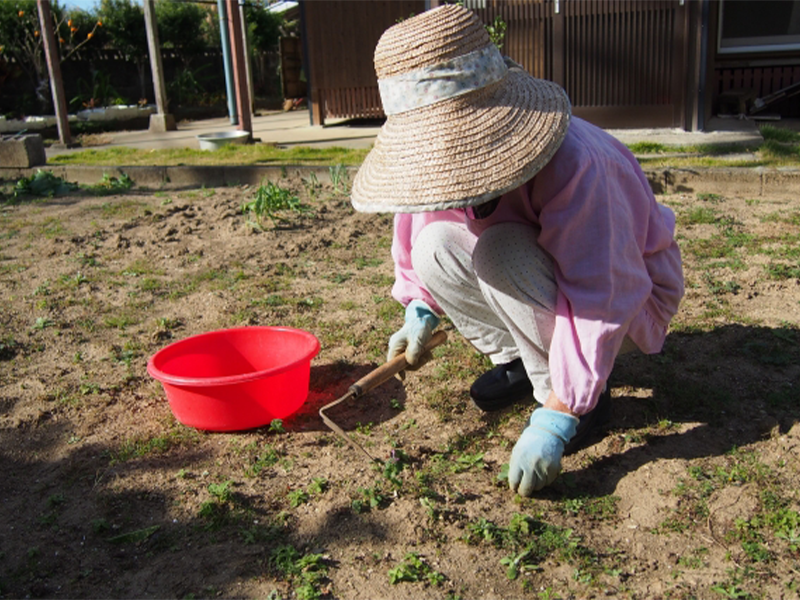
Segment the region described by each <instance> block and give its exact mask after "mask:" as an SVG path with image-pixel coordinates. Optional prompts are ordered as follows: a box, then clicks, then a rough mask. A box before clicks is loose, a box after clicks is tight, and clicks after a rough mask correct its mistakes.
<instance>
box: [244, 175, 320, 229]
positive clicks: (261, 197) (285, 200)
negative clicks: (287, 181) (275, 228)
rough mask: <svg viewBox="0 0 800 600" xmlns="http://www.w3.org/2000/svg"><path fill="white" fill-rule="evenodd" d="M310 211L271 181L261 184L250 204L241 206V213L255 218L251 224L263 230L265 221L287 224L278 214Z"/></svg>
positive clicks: (291, 194)
mask: <svg viewBox="0 0 800 600" xmlns="http://www.w3.org/2000/svg"><path fill="white" fill-rule="evenodd" d="M309 210H310V209H309V208H308V207H307V206H305V205H303V204H301V203H300V199H299V198H298V197H297V196H296V195H294V194H293V193H292V192H291V191H290V190H288V189H286V188H282V187H280V186H279V185H276V184H275V183H273V182H272V181H268V182H267V183H266V184H262V185H260V186H259V187H258V190H256V196H255V198H253V199H252V200H251V201H250V202H246V203H245V204H243V205H242V212H243V213H250V214H251V215H252V216H253V217H255V221H252V222H251V223H252V224H253V225H255V226H256V227H259V228H263V227H264V222H265V220H266V219H270V220H271V221H272V223H273V225H274V224H277V223H279V222H281V223H285V222H288V219H287V218H285V217H283V216H282V215H281V214H280V213H283V212H286V211H289V212H292V213H295V214H302V213H305V212H308V211H309Z"/></svg>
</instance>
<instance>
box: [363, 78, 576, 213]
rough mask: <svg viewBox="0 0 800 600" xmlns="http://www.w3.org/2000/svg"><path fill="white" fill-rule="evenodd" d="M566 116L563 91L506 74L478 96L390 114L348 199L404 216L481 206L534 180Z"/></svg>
mask: <svg viewBox="0 0 800 600" xmlns="http://www.w3.org/2000/svg"><path fill="white" fill-rule="evenodd" d="M569 118H570V102H569V98H568V97H567V94H566V92H565V91H564V90H563V89H562V88H561V87H560V86H558V85H556V84H554V83H551V82H549V81H545V80H542V79H536V78H534V77H532V76H531V75H529V74H528V73H526V72H525V71H522V70H521V69H509V71H508V73H507V75H506V76H505V77H504V78H503V79H502V80H500V81H498V82H496V83H494V84H492V85H490V86H487V87H484V88H482V89H480V90H476V91H474V92H469V93H467V94H464V95H462V96H457V97H455V98H450V99H448V100H444V101H440V102H437V103H435V104H432V105H429V106H426V107H423V108H418V109H414V110H410V111H408V112H405V113H401V114H396V115H391V116H389V117H388V118H387V120H386V123H385V124H384V125H383V127H382V128H381V131H380V132H379V134H378V136H377V138H376V140H375V145H374V147H373V149H372V150H371V151H370V152H369V154H368V155H367V157H366V159H365V160H364V163H363V164H362V166H361V168H360V169H359V171H358V173H357V174H356V177H355V180H354V182H353V188H352V195H351V201H352V203H353V206H354V207H355V208H356V210H359V211H363V212H406V213H413V212H425V211H434V210H445V209H449V208H460V207H465V206H475V205H478V204H482V203H483V202H486V201H488V200H491V199H492V198H495V197H497V196H500V195H502V194H503V193H505V192H507V191H510V190H512V189H514V188H516V187H519V186H520V185H522V184H523V183H525V182H526V181H528V180H529V179H531V178H532V177H533V176H534V175H536V173H538V172H539V171H540V170H541V169H542V167H544V166H545V165H546V164H547V162H548V161H549V160H550V159H551V158H552V156H553V154H555V152H556V150H558V147H559V146H560V145H561V142H562V141H563V140H564V136H565V135H566V132H567V127H568V125H569Z"/></svg>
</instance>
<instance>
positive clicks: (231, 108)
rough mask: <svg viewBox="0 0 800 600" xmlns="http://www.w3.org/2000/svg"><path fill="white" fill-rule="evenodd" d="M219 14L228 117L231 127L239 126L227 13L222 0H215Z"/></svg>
mask: <svg viewBox="0 0 800 600" xmlns="http://www.w3.org/2000/svg"><path fill="white" fill-rule="evenodd" d="M217 12H218V13H219V35H220V39H221V41H222V63H223V65H224V67H225V93H226V94H227V95H228V115H229V116H230V118H231V125H238V124H239V115H238V113H237V112H236V90H235V89H234V87H233V67H232V66H231V40H230V38H229V37H228V13H227V10H226V9H225V2H224V0H217Z"/></svg>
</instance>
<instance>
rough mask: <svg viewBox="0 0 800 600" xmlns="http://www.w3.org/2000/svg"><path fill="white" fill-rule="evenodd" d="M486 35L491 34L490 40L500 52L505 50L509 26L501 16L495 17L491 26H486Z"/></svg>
mask: <svg viewBox="0 0 800 600" xmlns="http://www.w3.org/2000/svg"><path fill="white" fill-rule="evenodd" d="M485 27H486V33H488V34H489V39H490V40H492V43H493V44H494V45H495V46H497V49H498V50H501V49H502V48H503V41H504V40H505V37H506V29H507V27H508V26H507V25H506V22H505V21H504V20H503V18H502V17H501V16H500V15H497V16H495V18H494V21H492V22H491V24H489V25H486V26H485Z"/></svg>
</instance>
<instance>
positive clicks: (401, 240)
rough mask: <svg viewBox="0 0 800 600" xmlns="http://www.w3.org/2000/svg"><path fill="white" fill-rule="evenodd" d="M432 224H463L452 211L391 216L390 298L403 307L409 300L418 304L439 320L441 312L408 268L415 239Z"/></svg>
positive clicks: (461, 215) (461, 213)
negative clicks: (425, 305)
mask: <svg viewBox="0 0 800 600" xmlns="http://www.w3.org/2000/svg"><path fill="white" fill-rule="evenodd" d="M434 221H455V222H461V223H463V222H464V211H462V210H458V209H453V210H443V211H436V212H423V213H413V214H410V213H397V214H396V215H395V216H394V237H393V239H392V258H393V259H394V275H395V282H394V286H393V287H392V297H394V299H395V300H397V301H398V302H400V304H402V305H403V306H408V303H409V302H411V301H412V300H422V301H423V302H425V303H426V304H427V305H428V306H430V307H431V308H432V309H433V310H434V311H436V313H437V314H438V315H439V316H441V315H443V314H444V311H443V310H442V309H441V307H440V306H439V305H438V304H437V303H436V301H435V300H434V299H433V297H432V296H431V295H430V293H429V292H428V290H426V289H425V286H424V285H422V282H421V281H420V279H419V277H418V276H417V274H416V273H415V272H414V268H413V266H412V264H411V248H412V246H413V244H414V240H416V239H417V235H419V232H420V231H422V229H423V228H424V227H425V226H426V225H427V224H428V223H432V222H434Z"/></svg>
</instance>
